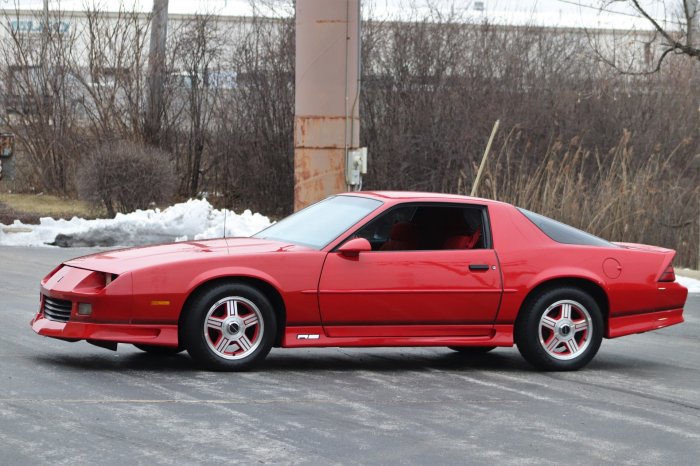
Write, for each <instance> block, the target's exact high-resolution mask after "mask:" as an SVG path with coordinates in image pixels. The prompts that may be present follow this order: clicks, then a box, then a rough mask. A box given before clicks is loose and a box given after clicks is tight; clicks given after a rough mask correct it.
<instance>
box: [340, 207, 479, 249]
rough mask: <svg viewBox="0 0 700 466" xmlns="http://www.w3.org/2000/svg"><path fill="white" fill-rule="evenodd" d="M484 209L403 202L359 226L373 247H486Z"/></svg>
mask: <svg viewBox="0 0 700 466" xmlns="http://www.w3.org/2000/svg"><path fill="white" fill-rule="evenodd" d="M483 218H484V215H483V210H482V209H481V208H478V207H447V206H421V205H414V206H402V207H397V208H394V209H391V210H389V211H387V212H385V213H384V214H382V215H381V216H379V217H378V218H376V219H374V220H373V221H372V222H370V223H369V224H368V225H366V226H365V227H363V228H362V229H360V230H358V231H357V233H356V234H355V235H354V236H353V238H365V239H367V240H368V241H369V242H370V244H371V245H372V250H373V251H414V250H428V251H429V250H444V249H484V248H485V244H486V241H485V237H484V222H483Z"/></svg>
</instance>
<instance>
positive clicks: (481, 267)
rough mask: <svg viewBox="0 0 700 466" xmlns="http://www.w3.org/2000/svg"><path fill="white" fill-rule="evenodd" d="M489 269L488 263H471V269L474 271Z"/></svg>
mask: <svg viewBox="0 0 700 466" xmlns="http://www.w3.org/2000/svg"><path fill="white" fill-rule="evenodd" d="M488 269H489V266H488V265H486V264H469V270H471V271H472V272H485V271H487V270H488Z"/></svg>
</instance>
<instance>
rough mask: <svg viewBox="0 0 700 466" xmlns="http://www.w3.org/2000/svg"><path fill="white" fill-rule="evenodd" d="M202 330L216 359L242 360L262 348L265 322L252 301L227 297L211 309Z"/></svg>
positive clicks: (237, 297) (238, 297) (239, 297)
mask: <svg viewBox="0 0 700 466" xmlns="http://www.w3.org/2000/svg"><path fill="white" fill-rule="evenodd" d="M203 330H204V339H205V340H206V342H207V345H208V346H209V349H210V350H212V351H213V352H214V353H215V354H216V355H217V356H219V357H221V358H224V359H243V358H245V357H247V356H249V355H250V354H252V353H253V352H254V351H255V350H256V349H257V348H258V346H260V343H261V342H262V337H263V332H264V331H265V322H264V321H263V317H262V314H261V312H260V309H258V307H257V306H256V305H255V304H254V303H253V302H252V301H250V300H248V299H246V298H243V297H241V296H228V297H226V298H223V299H221V300H219V301H217V302H216V303H214V305H213V306H212V307H211V308H209V312H207V316H206V318H205V319H204V327H203Z"/></svg>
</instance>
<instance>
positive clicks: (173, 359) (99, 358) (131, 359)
mask: <svg viewBox="0 0 700 466" xmlns="http://www.w3.org/2000/svg"><path fill="white" fill-rule="evenodd" d="M32 359H33V360H34V362H36V363H37V364H42V365H47V366H52V367H56V366H62V367H64V368H67V369H80V370H89V371H122V370H142V371H160V372H179V371H182V372H187V371H196V370H198V368H197V367H196V366H195V364H194V363H193V361H192V359H191V358H190V357H189V356H188V355H187V354H186V353H184V354H177V355H170V356H156V355H151V354H146V353H123V354H122V353H106V354H105V355H101V354H99V355H97V354H76V355H70V354H68V355H67V354H61V355H34V356H33V357H32Z"/></svg>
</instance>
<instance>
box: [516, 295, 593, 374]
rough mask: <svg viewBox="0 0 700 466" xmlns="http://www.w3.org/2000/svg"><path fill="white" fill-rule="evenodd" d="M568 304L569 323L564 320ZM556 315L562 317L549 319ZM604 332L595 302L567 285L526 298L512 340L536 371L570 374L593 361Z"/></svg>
mask: <svg viewBox="0 0 700 466" xmlns="http://www.w3.org/2000/svg"><path fill="white" fill-rule="evenodd" d="M567 304H568V305H569V316H570V317H569V319H568V320H567V319H566V318H565V317H564V316H565V311H564V306H565V305H567ZM545 313H547V316H548V317H547V318H545V317H544V315H545ZM556 315H559V316H561V317H559V318H558V319H557V318H556V317H554V318H553V317H551V316H556ZM577 322H578V323H577ZM584 324H585V325H586V326H585V327H583V325H584ZM565 327H568V329H566V328H565ZM579 327H581V328H580V329H579ZM603 331H604V324H603V314H602V312H601V311H600V307H599V306H598V303H597V302H596V301H595V299H593V298H592V297H591V296H590V295H589V294H588V293H586V292H585V291H583V290H581V289H579V288H574V287H570V286H567V287H561V288H554V289H549V290H545V291H543V292H542V293H540V294H538V295H537V296H535V297H534V298H532V299H529V300H528V302H527V303H526V304H525V306H524V307H523V309H521V311H520V314H519V315H518V318H517V320H516V323H515V335H514V337H515V343H516V345H518V350H519V351H520V354H521V355H522V356H523V358H525V360H526V361H527V362H529V363H530V364H532V365H533V366H535V367H536V368H538V369H541V370H545V371H573V370H578V369H580V368H582V367H584V366H585V365H586V364H588V363H589V362H590V361H591V359H593V357H594V356H595V355H596V353H597V352H598V349H599V348H600V343H601V341H602V340H603ZM548 347H550V348H548ZM572 348H574V349H572Z"/></svg>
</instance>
